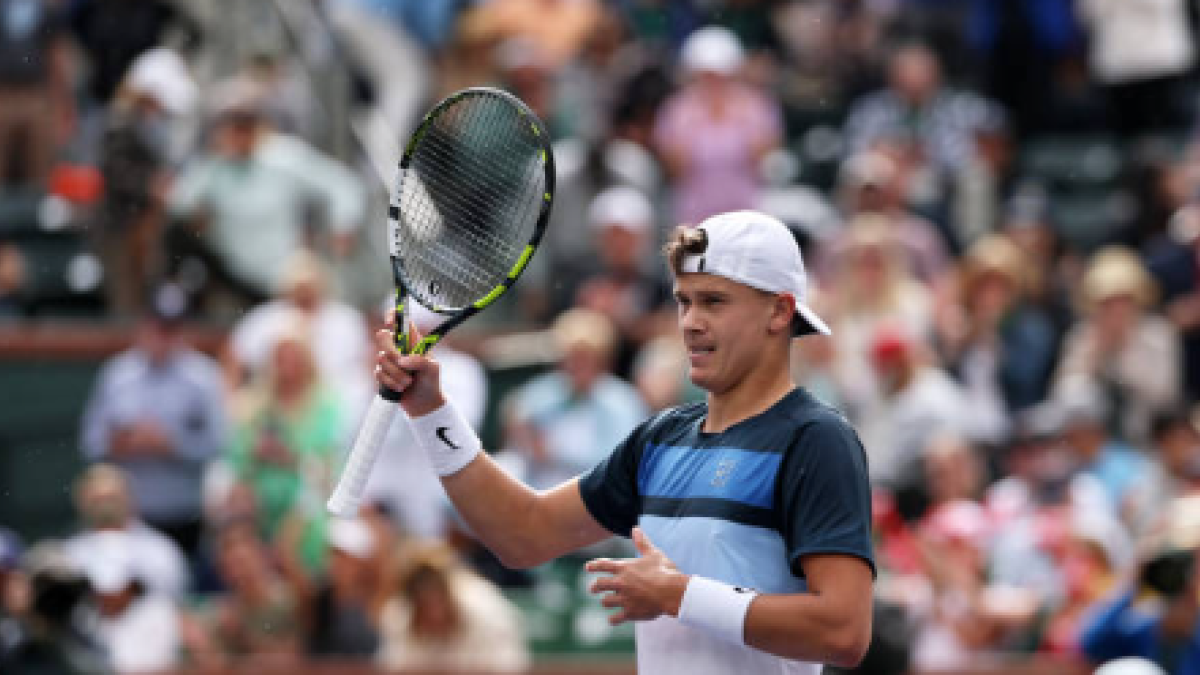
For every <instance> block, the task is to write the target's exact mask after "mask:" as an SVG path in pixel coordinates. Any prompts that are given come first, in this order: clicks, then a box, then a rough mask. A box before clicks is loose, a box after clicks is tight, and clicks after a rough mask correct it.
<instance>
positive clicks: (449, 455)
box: [408, 401, 483, 476]
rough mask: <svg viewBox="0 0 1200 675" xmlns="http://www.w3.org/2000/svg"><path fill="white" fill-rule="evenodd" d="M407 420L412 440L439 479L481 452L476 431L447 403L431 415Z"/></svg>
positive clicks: (455, 470) (461, 467) (456, 470)
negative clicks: (411, 431) (416, 443)
mask: <svg viewBox="0 0 1200 675" xmlns="http://www.w3.org/2000/svg"><path fill="white" fill-rule="evenodd" d="M408 419H409V424H410V426H411V427H412V430H413V436H414V437H415V438H416V439H417V442H418V443H420V444H421V447H422V448H424V450H425V455H426V456H427V457H429V463H430V464H431V465H433V470H434V471H435V472H436V473H437V475H439V476H449V475H451V474H454V473H458V472H459V471H461V470H462V469H463V468H464V467H465V466H466V465H468V464H470V463H471V461H472V460H473V459H475V456H476V455H478V454H479V452H480V451H481V450H482V449H483V444H482V443H480V442H479V436H477V435H476V434H475V430H474V429H472V428H471V425H470V424H468V423H467V420H466V419H465V418H464V417H463V416H462V413H460V412H458V409H457V408H455V407H454V406H453V405H452V404H451V403H450V402H449V401H447V402H446V404H445V405H443V406H442V407H440V408H438V409H437V410H434V411H433V412H431V413H428V414H425V415H421V416H420V417H410V418H408Z"/></svg>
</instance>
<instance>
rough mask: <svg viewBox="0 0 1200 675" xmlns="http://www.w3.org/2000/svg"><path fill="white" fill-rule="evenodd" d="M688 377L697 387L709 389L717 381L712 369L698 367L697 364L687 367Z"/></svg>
mask: <svg viewBox="0 0 1200 675" xmlns="http://www.w3.org/2000/svg"><path fill="white" fill-rule="evenodd" d="M688 379H690V380H691V381H692V384H694V385H696V386H697V387H700V388H701V389H705V390H710V391H711V390H712V388H713V387H714V386H716V383H717V378H716V376H715V373H713V371H712V369H710V368H700V367H697V366H691V367H690V368H688Z"/></svg>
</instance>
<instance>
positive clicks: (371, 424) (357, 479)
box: [326, 395, 398, 518]
mask: <svg viewBox="0 0 1200 675" xmlns="http://www.w3.org/2000/svg"><path fill="white" fill-rule="evenodd" d="M397 410H398V407H397V406H396V404H395V403H393V402H391V401H388V400H387V399H385V398H383V396H382V395H380V396H376V397H375V398H374V399H372V401H371V407H370V408H368V409H367V416H366V418H365V419H364V420H363V423H362V426H361V427H359V429H358V436H357V437H356V438H355V439H354V447H353V448H352V449H351V450H350V456H349V457H347V458H346V465H345V466H344V467H343V468H342V475H341V478H339V479H338V483H337V487H335V488H334V490H333V495H332V496H330V498H329V502H328V503H327V504H326V508H328V509H329V511H330V512H332V513H333V514H334V515H338V516H341V517H343V518H351V517H353V516H356V515H358V507H359V505H360V504H361V503H362V500H363V497H364V496H365V495H366V492H367V480H368V479H370V477H371V467H372V466H373V465H374V464H375V458H376V457H378V456H379V450H380V448H382V447H383V441H384V439H385V438H386V437H387V432H388V429H390V428H391V426H392V420H393V419H394V418H395V417H396V411H397Z"/></svg>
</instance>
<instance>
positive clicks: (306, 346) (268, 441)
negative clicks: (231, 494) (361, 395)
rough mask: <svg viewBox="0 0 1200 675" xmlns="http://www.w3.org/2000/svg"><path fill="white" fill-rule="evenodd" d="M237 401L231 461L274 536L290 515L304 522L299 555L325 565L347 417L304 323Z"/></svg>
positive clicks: (311, 564) (278, 345) (282, 339)
mask: <svg viewBox="0 0 1200 675" xmlns="http://www.w3.org/2000/svg"><path fill="white" fill-rule="evenodd" d="M238 398H239V400H238V401H237V402H236V403H235V405H234V409H235V415H236V429H235V432H234V434H233V441H232V443H231V444H230V447H229V452H228V455H227V456H228V461H229V463H230V465H231V466H232V467H233V470H234V473H235V475H236V476H237V477H238V479H240V480H241V481H244V482H245V483H246V484H248V485H249V486H250V488H251V490H252V492H253V493H254V496H255V500H256V502H257V513H258V517H259V524H260V526H261V527H262V528H263V532H265V533H266V535H267V537H268V538H269V539H271V540H274V539H275V537H276V536H277V535H278V534H279V533H280V530H281V528H282V527H283V525H284V521H285V520H287V519H288V518H289V517H294V518H296V519H298V520H299V522H300V523H301V524H302V525H300V526H299V527H301V529H302V532H301V533H300V534H299V535H298V541H297V542H295V543H296V545H298V546H299V547H300V549H301V550H300V551H298V552H293V553H298V554H299V556H300V559H301V560H302V561H303V563H304V565H305V566H306V567H307V568H308V569H310V570H313V569H321V568H322V566H323V563H324V553H325V550H324V549H325V544H324V539H323V528H324V511H323V509H322V506H321V505H322V504H323V503H324V499H325V495H328V494H329V493H330V492H331V491H332V488H333V479H334V472H335V470H336V462H337V459H338V457H339V456H340V451H341V449H342V448H341V439H342V438H343V437H344V426H345V419H344V417H343V412H342V408H341V402H340V401H339V400H338V399H337V397H336V395H335V394H334V393H333V392H332V391H330V389H329V388H328V387H327V385H325V383H324V381H323V380H322V378H321V376H320V372H319V371H318V370H317V366H316V362H315V359H314V358H313V354H312V347H311V342H310V338H309V333H308V331H307V330H306V327H305V326H303V325H293V326H291V327H289V328H287V329H285V330H284V331H282V332H281V334H280V335H279V337H278V339H277V340H276V342H275V344H274V346H273V347H272V349H271V351H270V362H269V363H268V364H267V368H266V369H265V370H264V372H263V373H262V377H261V378H259V379H258V380H256V381H254V382H252V383H251V384H250V385H249V386H248V387H246V388H245V389H244V390H243V391H242V392H241V395H240V396H239V397H238Z"/></svg>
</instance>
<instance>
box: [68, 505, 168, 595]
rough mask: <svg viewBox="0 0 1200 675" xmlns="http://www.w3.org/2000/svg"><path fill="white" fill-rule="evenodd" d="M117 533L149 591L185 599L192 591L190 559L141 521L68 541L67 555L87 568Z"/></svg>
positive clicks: (93, 532) (105, 550) (82, 535)
mask: <svg viewBox="0 0 1200 675" xmlns="http://www.w3.org/2000/svg"><path fill="white" fill-rule="evenodd" d="M114 534H117V535H118V536H119V537H120V539H119V541H120V542H121V544H120V545H121V546H122V547H124V548H127V549H128V558H129V559H130V560H131V561H132V563H131V564H133V565H134V566H135V567H136V569H137V576H138V578H139V579H140V580H141V581H142V583H143V584H145V585H146V588H147V590H149V591H151V592H153V593H158V594H161V595H165V596H167V597H171V598H182V597H183V596H184V594H185V593H187V591H188V587H189V585H190V575H189V572H188V565H187V560H186V559H185V558H184V556H183V552H182V551H180V550H179V547H178V546H177V545H176V544H175V542H173V541H171V540H170V539H168V538H167V537H166V536H165V535H163V534H161V533H160V532H158V531H157V530H155V529H153V528H151V527H149V526H147V525H146V524H145V523H142V522H141V521H134V522H133V523H131V524H130V525H129V526H128V527H126V528H125V529H123V530H120V531H119V533H118V532H113V531H107V530H103V531H89V532H82V533H80V534H77V535H75V536H73V537H71V538H70V539H68V540H67V542H66V549H67V555H69V556H70V557H71V559H72V560H74V561H75V563H76V564H78V565H79V566H80V567H86V566H87V565H88V563H89V562H90V560H91V559H92V558H94V557H95V556H97V555H105V554H106V553H107V551H108V549H109V547H110V546H111V545H112V544H111V540H112V539H113V535H114Z"/></svg>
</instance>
